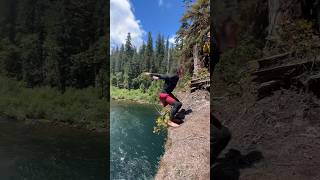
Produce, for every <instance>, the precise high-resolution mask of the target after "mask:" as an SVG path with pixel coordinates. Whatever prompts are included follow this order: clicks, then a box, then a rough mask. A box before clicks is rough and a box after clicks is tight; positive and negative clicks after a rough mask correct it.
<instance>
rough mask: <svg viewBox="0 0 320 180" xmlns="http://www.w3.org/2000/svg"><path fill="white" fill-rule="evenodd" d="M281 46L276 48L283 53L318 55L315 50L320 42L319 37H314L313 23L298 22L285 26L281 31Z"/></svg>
mask: <svg viewBox="0 0 320 180" xmlns="http://www.w3.org/2000/svg"><path fill="white" fill-rule="evenodd" d="M279 34H280V40H279V41H278V43H279V45H278V46H277V47H275V48H277V49H278V51H281V52H287V51H291V52H295V53H296V54H297V55H299V56H306V55H308V54H315V53H317V51H316V49H315V48H313V46H314V45H315V43H318V42H319V37H316V36H314V33H313V29H312V22H309V21H306V20H297V21H295V22H293V23H288V24H285V25H283V27H282V28H281V31H280V33H279Z"/></svg>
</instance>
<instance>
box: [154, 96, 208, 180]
mask: <svg viewBox="0 0 320 180" xmlns="http://www.w3.org/2000/svg"><path fill="white" fill-rule="evenodd" d="M178 98H179V99H180V101H181V102H182V103H183V107H182V108H184V109H189V108H190V109H191V110H192V112H191V113H190V114H188V115H186V116H185V119H184V120H185V122H184V123H183V124H182V125H181V126H180V127H179V128H169V129H168V139H167V142H166V145H165V154H164V155H163V157H162V158H161V162H160V165H159V169H158V172H157V175H156V177H155V179H156V180H171V179H172V180H180V179H181V180H188V179H200V180H201V179H203V180H207V179H210V102H209V92H207V91H196V92H194V93H191V94H189V93H181V94H178Z"/></svg>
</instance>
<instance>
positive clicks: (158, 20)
mask: <svg viewBox="0 0 320 180" xmlns="http://www.w3.org/2000/svg"><path fill="white" fill-rule="evenodd" d="M110 5H111V6H110V8H111V19H110V23H111V24H110V36H111V47H114V46H116V45H119V44H121V43H123V42H124V41H125V38H126V34H127V33H128V32H130V33H131V35H132V39H133V44H134V45H135V46H140V45H141V44H142V42H143V41H146V38H147V32H149V31H150V32H151V33H152V36H153V38H154V40H155V38H156V35H157V34H158V33H161V34H162V35H165V37H168V36H169V38H171V40H172V39H173V36H174V35H175V33H176V31H177V30H178V28H179V26H180V22H179V20H180V18H181V16H182V14H183V12H184V9H185V8H184V6H183V3H182V0H111V1H110Z"/></svg>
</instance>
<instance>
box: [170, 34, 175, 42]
mask: <svg viewBox="0 0 320 180" xmlns="http://www.w3.org/2000/svg"><path fill="white" fill-rule="evenodd" d="M175 42H176V35H172V36H171V37H170V38H169V43H170V44H175Z"/></svg>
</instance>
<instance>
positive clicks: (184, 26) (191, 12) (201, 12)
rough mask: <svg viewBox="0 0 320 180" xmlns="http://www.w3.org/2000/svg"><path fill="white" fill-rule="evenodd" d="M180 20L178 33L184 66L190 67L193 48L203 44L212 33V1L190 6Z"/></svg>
mask: <svg viewBox="0 0 320 180" xmlns="http://www.w3.org/2000/svg"><path fill="white" fill-rule="evenodd" d="M189 3H190V2H186V4H187V9H186V11H185V13H184V14H183V16H182V17H181V19H180V22H181V26H180V29H179V30H178V32H177V42H179V46H180V48H181V51H182V54H181V55H182V64H184V65H185V66H190V65H191V63H190V62H189V61H191V60H192V58H191V57H192V51H193V46H194V45H196V44H202V43H203V37H205V35H206V34H207V33H208V32H209V31H210V25H209V17H210V1H209V0H198V1H195V2H193V3H192V4H191V5H189Z"/></svg>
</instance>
